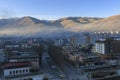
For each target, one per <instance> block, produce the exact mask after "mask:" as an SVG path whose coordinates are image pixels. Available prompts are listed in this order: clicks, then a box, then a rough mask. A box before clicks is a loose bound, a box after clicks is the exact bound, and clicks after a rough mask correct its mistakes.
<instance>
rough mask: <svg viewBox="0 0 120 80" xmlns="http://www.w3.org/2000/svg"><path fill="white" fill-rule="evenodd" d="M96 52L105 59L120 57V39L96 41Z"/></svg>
mask: <svg viewBox="0 0 120 80" xmlns="http://www.w3.org/2000/svg"><path fill="white" fill-rule="evenodd" d="M95 52H96V53H98V54H99V55H100V56H101V57H102V58H105V59H106V58H109V59H120V40H114V39H107V40H99V41H96V43H95Z"/></svg>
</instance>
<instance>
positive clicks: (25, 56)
mask: <svg viewBox="0 0 120 80" xmlns="http://www.w3.org/2000/svg"><path fill="white" fill-rule="evenodd" d="M39 59H40V58H39V54H37V53H26V52H22V53H21V54H19V55H12V56H10V57H9V62H13V63H14V62H16V63H17V62H30V63H31V67H32V69H33V70H36V71H39V68H40V65H41V62H40V60H39Z"/></svg>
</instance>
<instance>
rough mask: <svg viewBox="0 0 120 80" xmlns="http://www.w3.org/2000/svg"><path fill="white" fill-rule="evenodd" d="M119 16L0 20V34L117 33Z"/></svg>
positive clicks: (119, 27) (27, 17)
mask: <svg viewBox="0 0 120 80" xmlns="http://www.w3.org/2000/svg"><path fill="white" fill-rule="evenodd" d="M119 29H120V15H115V16H111V17H108V18H97V17H93V18H92V17H64V18H61V19H58V20H40V19H37V18H34V17H30V16H25V17H22V18H9V19H0V34H3V33H7V34H9V35H24V34H29V35H32V34H37V35H41V34H49V33H54V32H56V33H59V32H60V33H62V32H66V31H68V32H69V31H71V32H77V31H118V30H119Z"/></svg>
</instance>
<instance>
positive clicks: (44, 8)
mask: <svg viewBox="0 0 120 80" xmlns="http://www.w3.org/2000/svg"><path fill="white" fill-rule="evenodd" d="M119 5H120V1H119V0H116V1H114V0H111V1H110V0H99V1H98V0H70V1H69V0H50V1H48V0H19V1H18V0H14V1H13V0H1V1H0V18H10V17H23V16H32V17H36V18H39V19H48V20H54V19H58V18H62V17H69V16H73V17H75V16H77V17H80V16H81V17H102V18H104V17H108V16H112V15H117V14H119V12H120V6H119Z"/></svg>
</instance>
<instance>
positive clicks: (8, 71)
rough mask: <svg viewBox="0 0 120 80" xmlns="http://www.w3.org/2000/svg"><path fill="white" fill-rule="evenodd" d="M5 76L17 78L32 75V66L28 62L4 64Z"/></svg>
mask: <svg viewBox="0 0 120 80" xmlns="http://www.w3.org/2000/svg"><path fill="white" fill-rule="evenodd" d="M3 67H4V69H3V72H4V76H15V75H23V74H30V69H31V64H30V63H28V62H19V63H18V62H17V63H16V62H15V63H10V62H9V63H6V64H4V66H3Z"/></svg>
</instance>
